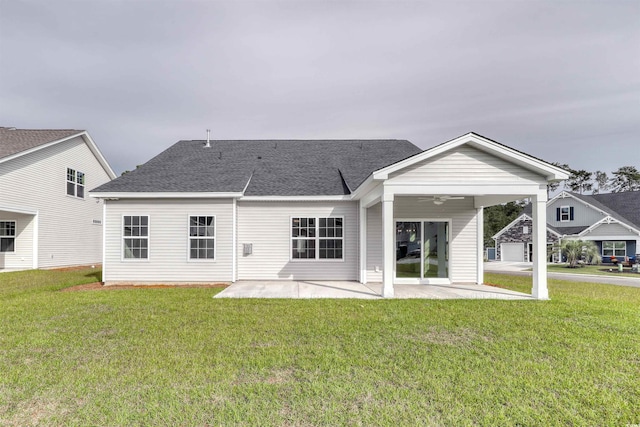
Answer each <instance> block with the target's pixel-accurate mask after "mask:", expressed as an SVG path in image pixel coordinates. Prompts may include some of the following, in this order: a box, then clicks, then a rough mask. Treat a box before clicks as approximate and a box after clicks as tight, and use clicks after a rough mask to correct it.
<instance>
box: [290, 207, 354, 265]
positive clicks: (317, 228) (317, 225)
mask: <svg viewBox="0 0 640 427" xmlns="http://www.w3.org/2000/svg"><path fill="white" fill-rule="evenodd" d="M295 218H299V219H302V218H306V219H313V220H315V236H314V237H299V236H298V237H294V236H293V220H294V219H295ZM320 219H340V220H342V236H341V237H335V236H334V237H320ZM288 227H289V260H290V261H292V262H344V260H345V254H346V247H345V233H346V231H345V228H346V227H345V221H344V216H342V215H329V216H324V215H322V216H320V215H292V216H290V217H289V225H288ZM296 240H313V241H314V242H315V258H294V257H293V248H294V241H296ZM321 240H340V241H342V257H341V258H320V241H321Z"/></svg>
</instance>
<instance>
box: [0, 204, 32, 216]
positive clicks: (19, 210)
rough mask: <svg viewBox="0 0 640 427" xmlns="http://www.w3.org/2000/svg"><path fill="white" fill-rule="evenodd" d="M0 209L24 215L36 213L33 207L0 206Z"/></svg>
mask: <svg viewBox="0 0 640 427" xmlns="http://www.w3.org/2000/svg"><path fill="white" fill-rule="evenodd" d="M0 211H3V212H11V213H17V214H25V215H37V214H38V211H37V210H34V209H28V208H16V207H10V206H0Z"/></svg>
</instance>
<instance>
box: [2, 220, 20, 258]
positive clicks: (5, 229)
mask: <svg viewBox="0 0 640 427" xmlns="http://www.w3.org/2000/svg"><path fill="white" fill-rule="evenodd" d="M15 250H16V222H15V221H0V252H15Z"/></svg>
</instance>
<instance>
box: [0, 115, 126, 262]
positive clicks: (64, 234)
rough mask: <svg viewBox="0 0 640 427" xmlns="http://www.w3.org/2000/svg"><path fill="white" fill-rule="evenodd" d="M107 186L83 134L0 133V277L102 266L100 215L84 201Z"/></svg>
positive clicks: (103, 164) (109, 174) (101, 164)
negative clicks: (8, 273)
mask: <svg viewBox="0 0 640 427" xmlns="http://www.w3.org/2000/svg"><path fill="white" fill-rule="evenodd" d="M113 178H115V174H114V173H113V171H112V170H111V168H110V167H109V165H108V164H107V161H106V160H105V159H104V157H103V156H102V154H101V153H100V151H99V150H98V147H97V146H96V144H95V143H94V142H93V140H92V139H91V137H90V136H89V134H88V133H87V132H86V131H82V130H72V129H60V130H50V129H38V130H32V129H15V128H6V127H0V269H10V270H23V269H31V268H41V267H60V266H70V265H80V264H89V263H99V262H101V259H102V231H103V229H102V209H103V207H102V203H99V202H100V201H96V200H95V199H90V198H89V194H88V193H89V189H91V188H93V187H97V186H99V185H102V184H104V183H106V182H108V181H110V180H111V179H113ZM96 202H98V203H96Z"/></svg>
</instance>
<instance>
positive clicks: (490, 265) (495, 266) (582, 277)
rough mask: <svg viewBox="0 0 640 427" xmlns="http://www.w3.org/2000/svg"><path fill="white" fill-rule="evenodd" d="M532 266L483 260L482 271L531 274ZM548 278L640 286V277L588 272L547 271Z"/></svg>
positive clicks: (527, 263)
mask: <svg viewBox="0 0 640 427" xmlns="http://www.w3.org/2000/svg"><path fill="white" fill-rule="evenodd" d="M530 268H533V265H532V263H530V262H500V261H495V262H485V263H484V271H485V272H487V273H502V274H512V275H514V276H531V275H532V274H533V273H532V272H531V271H526V270H527V269H530ZM547 277H548V278H550V279H558V280H571V281H574V282H589V283H603V284H607V285H617V286H631V287H634V288H640V277H638V278H635V277H614V276H595V275H590V274H571V273H547Z"/></svg>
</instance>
